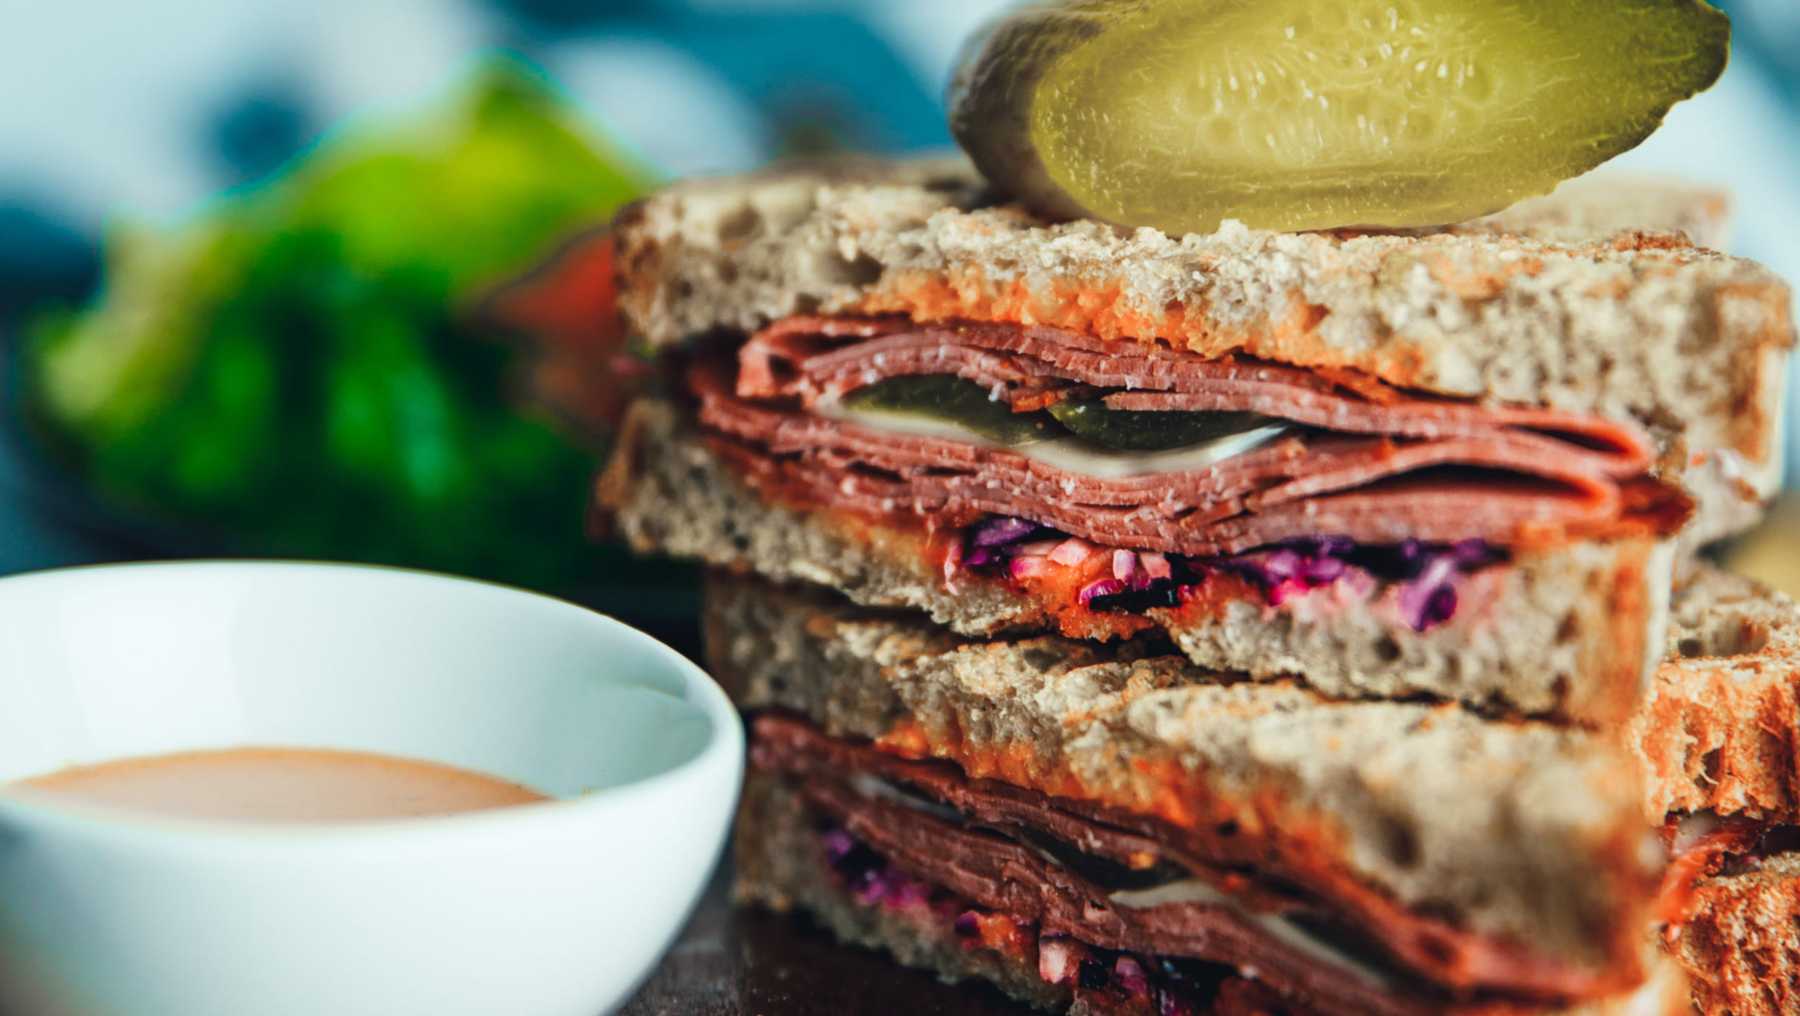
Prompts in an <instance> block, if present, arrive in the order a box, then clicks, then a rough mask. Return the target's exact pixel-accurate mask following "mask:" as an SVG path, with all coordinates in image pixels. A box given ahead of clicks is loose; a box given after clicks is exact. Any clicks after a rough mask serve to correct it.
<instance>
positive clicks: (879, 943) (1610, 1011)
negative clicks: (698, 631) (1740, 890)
mask: <svg viewBox="0 0 1800 1016" xmlns="http://www.w3.org/2000/svg"><path fill="white" fill-rule="evenodd" d="M733 856H734V858H735V863H736V872H737V881H736V884H735V892H736V896H737V899H738V901H739V902H740V903H744V904H749V905H754V906H763V907H767V908H769V909H772V910H775V911H778V912H781V913H788V912H791V911H795V910H801V911H805V912H806V913H807V914H809V915H811V916H812V917H813V918H814V919H815V920H817V921H818V922H819V923H821V924H823V925H824V926H825V927H826V928H827V929H828V930H829V931H830V932H831V933H832V934H833V935H835V936H836V937H837V938H838V940H839V941H842V942H846V943H849V944H851V945H855V946H860V947H863V948H868V949H877V950H881V951H883V952H886V953H888V954H889V955H890V956H892V957H894V959H896V960H897V961H899V962H900V963H901V964H903V965H905V966H908V967H914V968H917V969H921V970H925V971H928V972H931V973H934V974H936V975H937V976H938V977H939V978H940V979H942V980H943V981H944V982H945V983H948V984H955V983H958V982H961V981H968V980H984V981H987V982H988V983H990V984H993V985H995V986H996V987H998V988H1000V990H1002V991H1004V992H1005V993H1006V994H1008V995H1010V996H1011V997H1012V998H1014V999H1016V1000H1018V1001H1019V1002H1022V1003H1024V1004H1026V1005H1029V1006H1031V1007H1033V1008H1035V1009H1037V1010H1039V1011H1043V1012H1053V1013H1069V1014H1071V1016H1090V1014H1091V1010H1090V1009H1089V1008H1088V1007H1086V1006H1083V1005H1082V1004H1081V1003H1079V1002H1075V1003H1073V1005H1072V1004H1071V1003H1072V999H1071V993H1070V992H1069V991H1068V990H1067V989H1066V988H1059V987H1055V986H1052V985H1048V984H1045V983H1044V981H1043V980H1042V979H1041V978H1039V977H1038V976H1037V975H1036V970H1035V967H1034V966H1033V965H1032V964H1031V963H1030V962H1029V961H1021V960H1010V959H1006V958H1003V957H1001V956H1000V955H999V954H997V953H994V952H991V951H988V950H982V949H971V948H968V947H967V946H965V945H964V944H963V943H962V942H961V941H960V940H958V939H957V938H956V937H955V936H954V935H953V934H951V933H949V932H948V931H947V930H946V928H944V927H943V926H942V925H937V924H932V925H926V924H923V923H920V922H917V921H912V920H908V919H907V918H906V917H904V916H901V915H898V914H894V913H891V912H888V911H885V910H882V909H879V908H872V907H866V906H861V905H859V904H857V903H856V902H855V901H854V900H853V899H851V898H850V897H849V895H848V894H846V893H845V892H844V891H843V890H842V889H840V888H839V887H838V886H836V885H834V884H833V883H832V881H831V878H830V876H829V875H828V874H827V869H826V867H825V865H824V863H823V859H822V858H821V857H820V853H819V847H818V844H817V842H816V837H814V835H813V834H812V831H811V822H810V817H809V815H808V813H807V810H806V807H805V805H804V803H803V802H802V801H801V800H800V798H799V795H797V794H795V793H794V792H793V791H792V790H791V789H789V788H788V787H787V786H786V785H785V784H783V783H782V782H780V781H779V780H777V779H775V778H773V777H770V776H767V775H764V774H761V773H751V774H750V775H749V777H748V778H747V779H746V781H745V785H744V800H743V805H742V807H741V809H740V811H739V813H738V823H737V834H736V838H735V840H734V855H733ZM1688 1011H1689V1010H1688V992H1687V986H1686V984H1685V982H1684V981H1683V979H1682V974H1681V969H1680V967H1679V966H1678V965H1677V964H1675V963H1673V962H1660V963H1657V964H1655V965H1654V967H1653V968H1652V973H1651V976H1650V978H1649V979H1648V980H1647V981H1646V982H1645V984H1644V985H1643V987H1641V988H1639V989H1638V990H1636V991H1634V992H1631V993H1629V994H1627V995H1624V996H1622V997H1618V998H1611V999H1602V1000H1599V1001H1595V1002H1591V1003H1587V1004H1584V1005H1580V1006H1575V1007H1572V1008H1556V1009H1545V1008H1540V1007H1532V1006H1512V1005H1505V1004H1490V1005H1484V1006H1481V1007H1480V1008H1479V1012H1478V1013H1476V1012H1469V1013H1467V1016H1687V1014H1688ZM1458 1012H1459V1013H1460V1012H1462V1011H1461V1010H1459V1011H1458ZM1091 1016H1098V1014H1091ZM1197 1016H1200V1014H1197ZM1204 1016H1268V1014H1267V1013H1266V1012H1265V1011H1263V1010H1260V1009H1245V1008H1235V1007H1232V1006H1230V1005H1229V1004H1228V1003H1221V1004H1219V1005H1217V1007H1215V1008H1213V1009H1211V1010H1210V1011H1209V1012H1208V1013H1206V1014H1204ZM1296 1016H1297V1014H1296Z"/></svg>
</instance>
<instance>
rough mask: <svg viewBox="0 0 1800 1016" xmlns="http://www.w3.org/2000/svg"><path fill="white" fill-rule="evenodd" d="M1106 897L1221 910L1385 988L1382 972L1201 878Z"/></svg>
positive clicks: (1140, 905) (1137, 904) (1138, 904)
mask: <svg viewBox="0 0 1800 1016" xmlns="http://www.w3.org/2000/svg"><path fill="white" fill-rule="evenodd" d="M1108 898H1109V899H1111V900H1112V901H1113V903H1115V904H1117V905H1118V906H1121V907H1125V908H1127V909H1131V910H1142V909H1145V908H1148V907H1160V906H1163V905H1165V904H1169V903H1200V904H1204V905H1207V906H1214V907H1223V908H1225V909H1228V910H1230V911H1231V912H1233V913H1235V914H1237V915H1238V916H1239V917H1241V918H1243V919H1245V920H1247V921H1249V922H1251V923H1252V924H1255V925H1256V926H1257V927H1259V928H1261V929H1262V930H1263V931H1264V932H1265V933H1267V934H1268V935H1269V936H1270V937H1271V938H1274V939H1276V940H1277V941H1279V942H1282V943H1284V944H1285V945H1287V946H1288V947H1289V948H1292V949H1293V950H1295V951H1296V952H1299V953H1302V954H1304V955H1306V956H1309V957H1311V958H1312V959H1315V960H1318V961H1319V962H1321V963H1329V964H1331V965H1332V966H1334V967H1339V968H1341V969H1343V970H1347V971H1349V972H1350V973H1352V974H1355V975H1356V976H1358V977H1360V978H1362V979H1363V980H1364V981H1367V982H1368V983H1370V984H1378V985H1385V984H1387V983H1388V979H1387V976H1386V975H1385V974H1383V973H1382V972H1381V971H1379V970H1376V969H1375V968H1374V967H1371V966H1369V965H1368V964H1366V963H1364V962H1362V961H1361V960H1359V959H1357V958H1356V957H1354V956H1351V955H1349V954H1348V953H1346V952H1344V951H1343V950H1342V949H1339V948H1337V947H1336V946H1334V945H1332V944H1331V943H1329V942H1327V941H1325V940H1324V939H1322V938H1320V937H1319V936H1318V935H1315V934H1313V933H1312V932H1310V931H1308V930H1306V929H1305V928H1302V927H1300V926H1299V925H1297V924H1294V923H1293V922H1291V921H1289V920H1287V919H1286V918H1284V917H1282V916H1281V915H1279V914H1259V913H1255V912H1253V911H1251V910H1249V909H1247V908H1245V907H1244V906H1243V905H1241V904H1239V903H1238V902H1237V901H1236V900H1234V899H1232V898H1231V897H1230V896H1227V895H1226V894H1224V893H1222V892H1220V891H1219V890H1218V889H1216V888H1214V887H1213V886H1211V885H1209V884H1208V883H1206V882H1205V881H1203V880H1201V879H1197V878H1184V879H1180V880H1178V881H1175V882H1169V883H1166V884H1164V885H1159V886H1157V887H1155V888H1154V889H1130V890H1125V891H1122V892H1116V893H1113V894H1111V895H1110V896H1109V897H1108Z"/></svg>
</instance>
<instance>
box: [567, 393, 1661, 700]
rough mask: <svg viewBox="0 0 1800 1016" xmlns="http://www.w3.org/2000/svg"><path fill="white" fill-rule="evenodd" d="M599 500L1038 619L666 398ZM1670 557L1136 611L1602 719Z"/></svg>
mask: <svg viewBox="0 0 1800 1016" xmlns="http://www.w3.org/2000/svg"><path fill="white" fill-rule="evenodd" d="M600 500H601V503H602V505H603V507H604V508H605V509H606V510H608V511H609V512H610V514H611V516H612V518H613V522H614V525H615V527H616V529H617V530H618V531H619V533H620V534H621V535H622V536H623V537H624V538H625V539H626V540H627V541H628V542H629V543H630V544H631V545H632V546H633V547H634V548H636V549H637V550H638V551H640V552H644V553H660V554H667V555H672V556H676V557H683V558H692V559H697V560H700V561H703V562H705V563H707V564H710V565H713V566H715V567H720V568H726V569H730V570H734V571H740V572H755V573H757V574H760V575H762V576H764V577H766V578H769V579H773V580H775V581H777V582H806V583H810V584H813V585H818V586H824V587H827V588H831V589H836V590H839V591H841V592H843V593H844V594H845V595H847V596H848V597H850V598H851V599H852V600H854V601H856V602H858V603H861V604H863V605H865V606H875V607H903V608H909V609H913V610H919V611H923V612H925V613H926V614H928V615H930V617H931V618H932V620H934V621H936V622H937V623H938V624H941V625H945V626H947V627H949V628H951V629H952V630H954V631H956V632H958V633H959V634H963V635H970V636H983V635H991V634H995V633H999V632H1004V631H1020V630H1044V629H1045V628H1046V627H1049V626H1051V622H1049V621H1048V620H1047V619H1046V618H1045V617H1044V615H1043V611H1042V610H1040V609H1039V608H1038V607H1036V606H1035V605H1034V604H1033V603H1032V601H1030V600H1029V599H1027V598H1025V597H1023V596H1021V595H1019V594H1018V593H1015V592H1014V591H1013V590H1012V588H1011V586H1010V585H1008V584H1007V583H1005V582H1003V581H999V580H994V579H985V578H981V577H977V576H972V575H963V576H959V577H958V579H957V580H956V582H955V584H954V586H952V585H951V584H949V583H947V582H946V580H945V578H944V575H943V573H942V572H941V571H939V570H937V569H934V568H933V567H931V566H930V563H929V560H930V559H929V557H928V555H927V553H926V548H925V546H924V543H923V540H922V538H921V537H919V536H918V535H916V534H913V533H908V532H906V531H904V530H901V529H899V528H896V527H892V526H884V525H881V524H879V523H875V522H860V521H847V520H845V519H843V518H841V517H838V516H835V515H833V514H831V513H826V512H802V511H796V510H793V509H790V508H786V507H782V506H778V505H772V504H769V503H768V502H767V501H765V500H763V498H762V497H761V496H760V495H758V494H757V493H756V492H754V491H752V490H751V489H749V488H748V487H747V486H746V485H744V484H743V483H742V482H741V481H739V480H738V479H737V478H736V477H735V476H733V475H732V473H731V471H730V469H729V468H728V467H727V466H726V465H725V464H724V463H723V462H721V461H719V459H718V458H717V457H716V456H715V455H714V454H713V453H712V452H711V451H710V450H709V449H708V448H707V446H706V445H705V443H704V442H703V441H702V440H700V439H699V437H698V435H697V434H696V433H695V432H694V431H693V430H692V429H691V428H689V427H688V426H686V425H685V424H684V423H683V422H682V415H681V412H680V411H679V410H678V409H677V408H676V407H675V406H673V405H672V404H669V403H664V402H656V401H644V402H640V403H639V404H638V405H637V406H635V407H633V409H632V412H631V415H630V416H629V418H628V420H627V423H626V426H625V427H624V428H623V430H622V431H621V436H620V440H619V442H618V443H617V447H616V450H615V453H614V459H613V462H612V464H611V468H610V469H609V471H608V474H607V476H606V477H605V478H604V479H603V481H602V485H601V491H600ZM1671 561H1672V556H1671V553H1670V551H1669V549H1668V548H1667V547H1658V546H1657V545H1655V544H1654V543H1653V542H1651V541H1649V540H1619V541H1614V542H1610V543H1605V544H1592V543H1589V544H1576V545H1572V546H1568V547H1564V548H1560V549H1557V550H1554V551H1545V552H1541V553H1531V554H1525V555H1521V556H1520V557H1519V558H1518V559H1516V560H1515V561H1513V562H1512V563H1511V564H1510V565H1508V566H1506V567H1501V568H1493V569H1489V570H1487V571H1485V572H1482V573H1479V574H1477V575H1476V576H1473V577H1472V578H1471V579H1470V580H1469V581H1468V583H1467V585H1466V586H1465V587H1464V589H1463V590H1462V593H1461V595H1462V598H1463V600H1464V602H1465V604H1467V606H1466V609H1463V610H1460V611H1459V612H1458V614H1457V616H1456V617H1454V618H1452V619H1451V620H1450V621H1449V622H1448V623H1445V624H1442V625H1439V626H1437V627H1434V628H1432V629H1430V630H1429V631H1425V632H1419V631H1415V630H1413V628H1412V627H1411V626H1410V625H1408V624H1407V623H1406V621H1405V620H1404V619H1403V617H1402V615H1401V612H1400V611H1398V610H1397V609H1386V608H1385V607H1384V606H1383V601H1380V600H1371V601H1367V602H1364V603H1362V604H1357V605H1344V604H1341V603H1338V602H1336V600H1335V599H1334V594H1333V593H1332V592H1331V591H1330V590H1320V591H1316V592H1314V593H1313V594H1311V595H1308V596H1304V597H1297V598H1295V599H1293V600H1290V601H1288V602H1287V603H1286V604H1284V605H1283V606H1282V607H1280V608H1269V607H1266V606H1265V605H1264V604H1263V603H1261V602H1260V601H1258V602H1250V601H1237V602H1233V603H1229V604H1225V605H1223V606H1222V607H1221V608H1220V609H1218V610H1216V611H1213V612H1211V613H1202V612H1199V611H1194V610H1183V611H1180V612H1176V613H1171V612H1157V613H1153V615H1152V617H1153V619H1155V620H1157V621H1159V622H1160V623H1161V624H1163V625H1164V626H1165V627H1166V628H1167V630H1168V632H1169V634H1170V636H1171V637H1172V638H1173V639H1174V640H1175V641H1176V643H1177V644H1179V645H1180V647H1181V649H1182V651H1183V652H1185V653H1186V654H1187V655H1188V656H1189V658H1190V659H1192V660H1194V661H1195V662H1196V663H1199V664H1200V665H1202V666H1206V667H1212V668H1215V669H1221V670H1234V671H1241V672H1243V673H1245V674H1248V675H1250V676H1251V677H1254V678H1257V679H1267V680H1275V679H1285V678H1288V677H1290V676H1292V675H1296V674H1297V675H1301V676H1302V677H1303V678H1304V679H1305V680H1306V681H1307V682H1308V683H1309V684H1311V685H1312V686H1313V687H1316V688H1318V689H1319V690H1321V691H1323V692H1325V693H1326V694H1330V695H1337V696H1340V697H1394V698H1404V697H1415V696H1421V695H1423V696H1429V697H1432V698H1438V699H1444V700H1449V701H1458V702H1463V703H1465V704H1469V705H1473V706H1476V707H1479V708H1484V709H1490V710H1493V711H1496V712H1514V713H1520V714H1524V715H1540V716H1552V715H1554V716H1562V717H1567V718H1573V719H1579V720H1583V721H1588V722H1592V723H1596V724H1609V723H1610V724H1616V723H1618V722H1621V721H1623V720H1624V719H1625V718H1626V717H1627V716H1629V715H1630V714H1631V712H1632V711H1633V710H1634V709H1636V708H1637V706H1638V704H1639V702H1640V701H1641V700H1642V698H1643V695H1644V692H1645V688H1646V685H1647V681H1648V679H1649V676H1650V671H1651V668H1652V667H1653V666H1654V665H1655V662H1656V660H1657V659H1658V658H1659V657H1660V647H1661V645H1662V639H1663V635H1662V619H1663V615H1664V610H1663V607H1664V606H1665V605H1666V603H1667V599H1668V589H1669V585H1670V573H1671ZM1391 594H1392V590H1390V591H1389V595H1390V597H1391ZM1653 647H1654V649H1655V651H1652V649H1653Z"/></svg>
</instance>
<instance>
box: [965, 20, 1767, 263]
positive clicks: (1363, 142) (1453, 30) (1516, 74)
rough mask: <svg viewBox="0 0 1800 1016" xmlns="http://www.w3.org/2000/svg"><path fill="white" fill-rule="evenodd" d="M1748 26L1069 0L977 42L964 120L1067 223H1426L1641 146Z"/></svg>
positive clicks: (968, 138)
mask: <svg viewBox="0 0 1800 1016" xmlns="http://www.w3.org/2000/svg"><path fill="white" fill-rule="evenodd" d="M1730 34H1731V27H1730V22H1729V20H1728V19H1727V18H1726V17H1725V15H1724V14H1722V13H1720V12H1719V11H1718V10H1716V9H1714V8H1713V7H1711V6H1709V5H1708V4H1706V3H1705V2H1703V0H1580V2H1575V0H1331V2H1318V0H1066V2H1061V3H1051V4H1038V5H1034V6H1029V7H1027V8H1025V9H1023V10H1021V11H1019V12H1018V13H1016V14H1014V15H1012V16H1011V17H1009V18H1006V19H1004V20H1002V21H1001V22H1000V23H998V24H997V26H996V27H995V28H994V29H993V30H992V31H991V32H990V33H989V34H988V35H987V36H986V37H985V38H984V39H982V40H978V42H977V44H976V45H974V46H972V47H971V50H970V56H969V57H968V59H966V60H965V63H964V65H963V69H962V71H961V73H959V75H958V78H957V81H956V83H955V84H954V85H953V89H952V128H953V130H954V131H955V133H956V136H957V139H958V140H959V141H960V142H961V143H962V145H963V147H964V148H965V149H967V150H968V151H969V153H970V155H971V156H972V157H973V158H974V160H975V162H976V163H977V165H979V166H980V167H981V169H982V170H983V172H985V173H987V174H988V176H989V178H990V179H991V180H992V181H993V182H994V184H995V185H996V186H997V187H999V188H1000V189H1002V190H1006V191H1009V192H1011V193H1013V194H1014V195H1015V196H1017V197H1019V198H1021V199H1022V200H1024V201H1025V202H1026V203H1027V204H1030V205H1032V206H1034V207H1036V208H1037V209H1039V210H1040V211H1043V212H1045V213H1047V214H1051V215H1056V216H1064V217H1068V216H1078V215H1086V216H1092V217H1097V218H1101V219H1106V220H1109V221H1112V222H1116V223H1120V224H1124V225H1133V226H1154V227H1157V228H1160V229H1162V230H1164V231H1166V232H1169V233H1173V234H1182V233H1189V232H1210V231H1212V230H1214V229H1217V228H1218V226H1219V224H1220V223H1221V221H1222V220H1225V219H1238V220H1241V221H1243V222H1244V223H1245V224H1247V225H1249V226H1252V227H1258V228H1266V229H1282V230H1302V229H1329V228H1338V227H1347V226H1364V227H1415V226H1430V225H1438V224H1442V223H1448V222H1459V221H1462V220H1465V219H1469V218H1473V217H1475V216H1478V215H1482V214H1486V213H1488V212H1493V211H1496V210H1498V209H1501V208H1504V207H1506V206H1507V205H1509V204H1512V203H1513V202H1515V201H1517V200H1519V199H1521V198H1525V197H1530V196H1532V195H1536V194H1542V193H1545V192H1547V191H1549V190H1550V189H1551V188H1553V187H1554V186H1555V185H1556V184H1557V183H1559V182H1561V181H1562V180H1564V179H1567V178H1569V177H1572V176H1576V175H1578V174H1580V173H1583V172H1585V171H1587V170H1589V169H1592V168H1593V167H1595V166H1597V165H1599V164H1600V163H1602V162H1604V161H1606V160H1607V159H1610V158H1612V157H1613V156H1615V155H1618V154H1620V153H1621V152H1624V151H1627V150H1629V149H1631V148H1633V147H1635V146H1636V145H1638V144H1639V143H1640V142H1642V141H1643V140H1644V138H1646V137H1648V136H1649V135H1650V133H1651V132H1652V131H1653V130H1655V129H1656V127H1657V126H1658V125H1659V124H1661V122H1662V120H1663V117H1664V116H1665V115H1666V114H1667V113H1668V110H1669V107H1671V106H1672V105H1674V104H1675V103H1676V102H1678V101H1680V100H1682V99H1685V98H1687V97H1689V96H1691V95H1693V94H1695V93H1697V92H1699V91H1701V90H1703V89H1705V88H1707V87H1708V86H1710V85H1711V84H1712V83H1713V82H1714V81H1716V80H1717V79H1718V77H1719V75H1720V73H1722V72H1723V70H1724V68H1725V63H1726V60H1727V57H1728V54H1729V50H1730Z"/></svg>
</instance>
